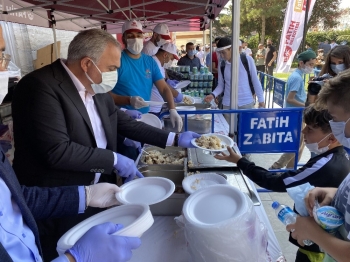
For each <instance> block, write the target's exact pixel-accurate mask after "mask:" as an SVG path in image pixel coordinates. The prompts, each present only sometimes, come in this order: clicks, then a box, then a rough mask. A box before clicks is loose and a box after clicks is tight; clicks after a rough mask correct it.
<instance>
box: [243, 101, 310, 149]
mask: <svg viewBox="0 0 350 262" xmlns="http://www.w3.org/2000/svg"><path fill="white" fill-rule="evenodd" d="M244 111H245V110H242V112H241V113H240V114H239V124H238V147H239V150H240V151H241V152H242V153H273V152H297V151H298V149H299V141H300V130H301V123H302V112H303V108H298V109H289V110H288V109H287V110H286V109H280V110H273V111H271V110H266V111H260V110H259V111H258V112H254V110H247V111H246V112H244Z"/></svg>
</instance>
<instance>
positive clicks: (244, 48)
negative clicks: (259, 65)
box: [242, 42, 253, 56]
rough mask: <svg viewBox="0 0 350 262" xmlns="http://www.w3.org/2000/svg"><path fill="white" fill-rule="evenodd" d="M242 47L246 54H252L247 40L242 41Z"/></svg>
mask: <svg viewBox="0 0 350 262" xmlns="http://www.w3.org/2000/svg"><path fill="white" fill-rule="evenodd" d="M242 47H243V52H244V53H245V54H246V55H249V56H253V52H252V49H250V48H249V47H248V43H247V42H244V43H243V44H242Z"/></svg>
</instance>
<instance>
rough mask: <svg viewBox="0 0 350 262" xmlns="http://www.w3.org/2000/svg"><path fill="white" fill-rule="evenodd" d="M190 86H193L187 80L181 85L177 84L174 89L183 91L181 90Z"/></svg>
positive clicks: (180, 83)
mask: <svg viewBox="0 0 350 262" xmlns="http://www.w3.org/2000/svg"><path fill="white" fill-rule="evenodd" d="M189 84H191V81H190V80H185V81H181V82H179V83H177V85H176V86H175V87H174V88H175V89H178V88H179V89H181V88H184V87H186V86H188V85H189Z"/></svg>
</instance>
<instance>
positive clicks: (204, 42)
mask: <svg viewBox="0 0 350 262" xmlns="http://www.w3.org/2000/svg"><path fill="white" fill-rule="evenodd" d="M205 40H206V39H205V28H204V30H203V49H205V44H206V41H205ZM203 51H204V50H203Z"/></svg>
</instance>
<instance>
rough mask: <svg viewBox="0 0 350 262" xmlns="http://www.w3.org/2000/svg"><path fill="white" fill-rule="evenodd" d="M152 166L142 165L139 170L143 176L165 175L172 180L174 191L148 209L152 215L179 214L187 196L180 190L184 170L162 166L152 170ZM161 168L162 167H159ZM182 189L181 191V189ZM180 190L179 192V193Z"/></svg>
mask: <svg viewBox="0 0 350 262" xmlns="http://www.w3.org/2000/svg"><path fill="white" fill-rule="evenodd" d="M153 168H155V167H152V166H144V167H141V168H139V171H140V172H141V173H142V174H143V176H145V177H165V178H168V179H170V180H171V181H173V182H174V184H175V186H176V189H175V192H174V193H173V194H172V195H171V196H170V197H169V198H167V199H166V200H164V201H162V202H160V203H157V204H154V205H151V206H150V209H151V212H152V214H153V215H154V216H179V215H181V212H182V207H183V204H184V202H185V200H186V198H187V197H188V194H186V193H185V192H184V191H183V190H182V180H183V179H184V176H185V171H184V170H168V169H165V168H164V166H163V167H156V168H158V170H154V169H153ZM161 168H162V169H161ZM181 190H182V191H181ZM180 192H181V193H180Z"/></svg>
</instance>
